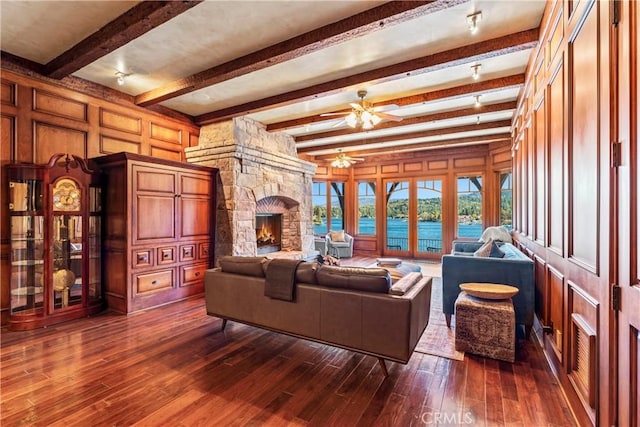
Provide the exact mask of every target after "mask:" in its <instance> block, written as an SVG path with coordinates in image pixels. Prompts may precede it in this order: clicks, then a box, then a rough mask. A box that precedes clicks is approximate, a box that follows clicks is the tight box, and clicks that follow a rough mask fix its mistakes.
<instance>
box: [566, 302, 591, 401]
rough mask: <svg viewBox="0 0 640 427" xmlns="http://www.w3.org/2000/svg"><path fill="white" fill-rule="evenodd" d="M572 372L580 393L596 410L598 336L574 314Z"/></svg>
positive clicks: (572, 318)
mask: <svg viewBox="0 0 640 427" xmlns="http://www.w3.org/2000/svg"><path fill="white" fill-rule="evenodd" d="M571 320H572V326H573V328H572V334H571V335H572V336H571V350H572V351H571V372H570V374H569V377H570V378H571V379H572V380H573V381H572V382H573V383H574V385H575V387H576V389H577V391H578V393H579V394H580V395H581V397H582V398H583V399H584V400H585V401H587V402H588V403H589V406H590V407H592V408H595V403H596V389H597V387H596V384H595V383H596V363H595V357H596V334H595V332H593V329H591V327H590V326H589V324H588V323H587V321H586V320H585V319H584V318H583V317H582V316H580V315H579V314H575V313H574V314H572V315H571Z"/></svg>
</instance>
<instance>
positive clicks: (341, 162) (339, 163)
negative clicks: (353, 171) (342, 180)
mask: <svg viewBox="0 0 640 427" xmlns="http://www.w3.org/2000/svg"><path fill="white" fill-rule="evenodd" d="M362 161H364V159H363V158H361V157H351V156H349V155H347V154H345V153H343V152H342V150H338V155H337V156H336V158H335V159H333V160H332V161H331V166H332V167H334V168H340V169H342V168H348V167H349V166H351V165H353V164H355V163H356V162H362Z"/></svg>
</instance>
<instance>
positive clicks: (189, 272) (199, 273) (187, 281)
mask: <svg viewBox="0 0 640 427" xmlns="http://www.w3.org/2000/svg"><path fill="white" fill-rule="evenodd" d="M207 268H208V264H196V265H187V266H185V267H182V268H181V269H180V270H181V272H182V277H181V279H182V280H181V281H180V285H181V286H188V285H191V284H193V283H194V282H201V281H202V280H203V279H204V272H205V270H206V269H207Z"/></svg>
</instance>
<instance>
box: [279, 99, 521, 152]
mask: <svg viewBox="0 0 640 427" xmlns="http://www.w3.org/2000/svg"><path fill="white" fill-rule="evenodd" d="M517 105H518V103H517V102H516V101H507V102H500V103H496V104H486V105H485V104H482V105H481V106H480V107H468V108H461V109H459V110H451V111H440V112H437V113H432V114H426V115H424V116H417V117H408V118H405V119H403V120H402V121H400V122H392V121H388V122H382V123H380V124H378V125H376V127H375V130H381V129H391V128H396V127H402V126H410V125H418V124H424V123H431V122H436V121H439V120H448V119H456V118H459V117H466V116H477V115H479V114H486V113H496V112H499V111H509V110H515V109H516V107H517ZM268 129H269V127H268V126H267V130H268ZM361 132H362V130H361V129H357V128H356V129H353V128H350V127H349V128H345V129H337V130H333V131H327V132H318V133H313V134H309V135H301V136H297V137H295V138H294V139H295V141H296V142H298V143H299V142H305V141H313V140H316V139H322V138H331V137H334V136H344V135H351V134H355V133H361Z"/></svg>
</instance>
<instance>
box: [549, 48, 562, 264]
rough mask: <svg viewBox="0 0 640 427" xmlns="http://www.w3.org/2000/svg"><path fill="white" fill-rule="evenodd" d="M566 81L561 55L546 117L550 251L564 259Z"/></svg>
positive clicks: (553, 75) (551, 83) (551, 86)
mask: <svg viewBox="0 0 640 427" xmlns="http://www.w3.org/2000/svg"><path fill="white" fill-rule="evenodd" d="M564 83H565V79H564V61H563V58H562V56H561V55H560V59H559V61H558V64H557V66H556V67H555V68H554V69H553V70H552V72H551V77H550V79H549V86H548V92H549V94H548V98H549V102H548V106H549V113H548V114H547V117H548V123H549V141H548V152H549V156H548V176H549V180H548V185H547V189H548V192H549V197H548V198H547V200H548V206H547V217H548V219H549V223H548V224H549V242H548V246H549V249H550V250H552V251H554V252H556V253H557V254H559V255H562V256H564V238H565V235H564V230H565V222H564V218H565V209H564V196H565V192H564V187H565V179H564V172H565V170H566V168H565V155H564V153H565V149H566V147H567V144H566V133H565V129H566V120H565V111H566V109H565V99H566V97H565V92H564V91H565V84H564Z"/></svg>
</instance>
